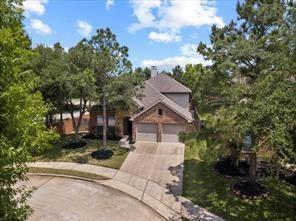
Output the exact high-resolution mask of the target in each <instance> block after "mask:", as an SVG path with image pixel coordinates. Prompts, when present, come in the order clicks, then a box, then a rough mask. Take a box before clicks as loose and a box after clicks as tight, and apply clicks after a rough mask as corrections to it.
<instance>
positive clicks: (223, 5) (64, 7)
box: [23, 0, 237, 71]
mask: <svg viewBox="0 0 296 221" xmlns="http://www.w3.org/2000/svg"><path fill="white" fill-rule="evenodd" d="M236 2H237V0H216V1H215V0H25V2H24V4H23V7H24V10H25V19H24V25H25V29H26V31H27V32H28V34H29V36H30V38H31V39H32V43H33V47H35V46H36V45H37V44H44V45H47V46H50V47H52V46H53V45H54V44H55V43H56V42H60V43H61V45H62V46H63V47H64V48H65V49H66V50H68V49H69V48H71V47H73V46H75V44H77V43H78V42H79V41H80V40H81V39H82V38H87V39H89V38H91V36H92V35H94V34H95V32H96V30H97V29H99V28H106V27H109V28H110V29H111V31H112V32H113V33H114V34H116V36H117V40H118V42H119V43H120V44H121V45H126V46H127V47H128V48H129V57H130V60H131V62H132V64H133V67H134V68H136V67H146V66H147V67H150V66H152V65H156V66H157V67H158V69H159V70H166V71H170V70H171V69H172V68H173V67H175V66H176V65H180V66H181V67H184V66H185V65H186V64H187V63H193V64H196V63H203V64H205V65H206V64H209V63H208V61H205V60H204V59H203V57H202V56H201V55H199V54H197V53H196V47H197V45H198V43H199V42H204V43H205V44H207V45H210V39H209V34H210V33H211V26H212V25H213V24H215V25H217V26H219V27H223V26H224V25H225V24H228V23H229V22H230V21H231V20H232V19H236V17H237V14H236V12H235V7H236Z"/></svg>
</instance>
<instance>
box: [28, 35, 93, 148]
mask: <svg viewBox="0 0 296 221" xmlns="http://www.w3.org/2000/svg"><path fill="white" fill-rule="evenodd" d="M35 51H36V52H38V53H39V56H38V57H36V58H35V59H34V60H33V61H32V68H33V70H34V71H35V73H36V75H37V76H39V84H38V85H39V87H38V89H39V90H40V91H41V92H42V95H43V97H44V99H45V101H46V102H47V103H48V104H50V105H51V106H52V111H51V112H50V114H51V115H52V114H54V113H56V112H57V111H58V112H59V113H60V116H61V117H60V119H61V122H63V119H62V116H63V115H62V114H63V112H69V113H70V115H71V118H72V123H73V128H74V132H75V141H76V142H79V130H80V125H81V121H82V119H83V115H84V114H85V113H86V111H87V110H88V109H89V102H90V101H91V100H94V99H95V96H96V93H95V91H96V85H95V77H94V73H93V71H92V56H93V55H92V51H91V50H90V48H89V47H88V46H87V45H86V44H85V43H84V41H80V42H79V43H78V44H77V45H76V46H74V47H73V48H70V49H69V52H65V51H64V49H63V48H62V46H61V45H60V43H56V44H55V45H54V47H53V48H49V47H45V46H43V45H38V46H37V47H36V49H35ZM77 101H78V102H77ZM76 111H78V112H79V115H78V118H77V115H76V114H75V112H76ZM51 123H52V122H50V124H51Z"/></svg>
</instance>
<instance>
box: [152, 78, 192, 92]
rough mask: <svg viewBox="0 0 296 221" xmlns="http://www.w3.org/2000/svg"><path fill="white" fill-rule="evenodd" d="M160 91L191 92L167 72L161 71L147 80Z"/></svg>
mask: <svg viewBox="0 0 296 221" xmlns="http://www.w3.org/2000/svg"><path fill="white" fill-rule="evenodd" d="M147 82H148V83H150V84H151V85H152V86H153V87H154V88H155V89H156V90H158V91H160V92H161V93H191V90H190V89H189V88H187V87H185V86H184V85H183V84H181V83H180V82H178V81H176V80H175V79H173V78H171V77H170V76H168V75H167V74H164V73H161V74H157V75H155V76H153V77H152V78H150V79H149V80H147Z"/></svg>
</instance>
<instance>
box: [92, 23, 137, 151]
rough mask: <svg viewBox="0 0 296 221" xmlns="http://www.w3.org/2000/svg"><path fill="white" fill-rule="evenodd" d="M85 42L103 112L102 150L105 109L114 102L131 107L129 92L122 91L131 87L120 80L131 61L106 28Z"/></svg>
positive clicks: (105, 131) (113, 105) (104, 130)
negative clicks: (88, 48)
mask: <svg viewBox="0 0 296 221" xmlns="http://www.w3.org/2000/svg"><path fill="white" fill-rule="evenodd" d="M87 43H88V46H89V47H91V49H92V51H93V53H94V59H93V67H94V73H95V76H96V85H97V94H98V100H99V104H100V106H101V107H102V109H103V150H105V149H106V148H107V109H111V107H113V108H114V107H115V105H116V104H118V103H121V104H122V103H125V104H132V102H131V100H132V96H133V93H129V94H127V93H125V91H130V92H131V91H132V90H131V87H128V86H131V85H130V84H125V83H126V81H124V79H125V78H121V77H120V76H122V75H124V74H125V73H130V72H131V71H132V70H131V62H130V61H129V60H128V48H127V47H126V46H120V44H119V43H118V42H117V40H116V36H115V34H113V33H112V32H111V30H110V29H109V28H106V29H98V30H97V33H96V35H94V36H93V37H92V38H91V39H90V40H89V41H87ZM116 91H121V93H116ZM123 95H125V96H123ZM119 101H120V102H119Z"/></svg>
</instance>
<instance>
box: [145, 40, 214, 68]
mask: <svg viewBox="0 0 296 221" xmlns="http://www.w3.org/2000/svg"><path fill="white" fill-rule="evenodd" d="M196 48H197V45H194V44H184V45H183V46H182V47H181V48H180V51H181V55H179V56H175V57H168V58H164V59H159V60H158V59H146V60H143V61H142V66H144V67H150V66H154V65H156V66H157V67H158V69H159V70H166V71H171V70H172V68H174V67H175V66H177V65H180V66H181V67H182V68H184V67H185V65H186V64H203V65H210V64H211V62H210V61H205V60H204V59H203V57H202V56H201V55H200V54H198V53H197V52H196Z"/></svg>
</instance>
